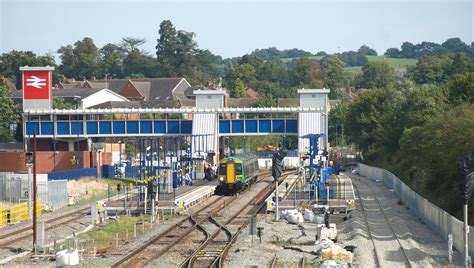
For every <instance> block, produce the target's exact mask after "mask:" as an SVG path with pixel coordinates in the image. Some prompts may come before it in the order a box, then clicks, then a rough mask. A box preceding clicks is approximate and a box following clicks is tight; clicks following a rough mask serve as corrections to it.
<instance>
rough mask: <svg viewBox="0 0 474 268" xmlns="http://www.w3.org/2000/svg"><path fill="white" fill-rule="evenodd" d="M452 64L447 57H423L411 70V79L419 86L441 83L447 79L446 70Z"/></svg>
mask: <svg viewBox="0 0 474 268" xmlns="http://www.w3.org/2000/svg"><path fill="white" fill-rule="evenodd" d="M451 63H452V61H451V60H450V59H449V57H447V56H444V57H436V56H423V57H421V58H420V59H419V60H418V62H417V63H416V65H415V67H413V69H412V70H411V77H412V78H413V80H415V82H416V83H417V84H432V83H441V82H443V81H444V80H445V79H446V75H445V72H444V70H445V69H446V66H448V65H450V64H451Z"/></svg>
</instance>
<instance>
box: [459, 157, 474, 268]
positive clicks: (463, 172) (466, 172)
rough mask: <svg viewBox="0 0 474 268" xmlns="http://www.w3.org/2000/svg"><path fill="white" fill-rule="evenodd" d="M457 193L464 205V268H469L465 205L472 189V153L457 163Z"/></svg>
mask: <svg viewBox="0 0 474 268" xmlns="http://www.w3.org/2000/svg"><path fill="white" fill-rule="evenodd" d="M458 173H459V192H460V197H461V199H462V201H463V204H464V266H465V267H469V241H468V233H469V229H468V228H469V226H468V224H467V203H468V202H469V199H470V198H471V195H472V190H473V189H474V151H471V152H470V153H469V154H468V155H467V156H466V157H464V158H463V159H462V160H461V161H459V163H458Z"/></svg>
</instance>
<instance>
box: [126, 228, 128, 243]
mask: <svg viewBox="0 0 474 268" xmlns="http://www.w3.org/2000/svg"><path fill="white" fill-rule="evenodd" d="M125 240H126V241H128V230H127V232H126V233H125Z"/></svg>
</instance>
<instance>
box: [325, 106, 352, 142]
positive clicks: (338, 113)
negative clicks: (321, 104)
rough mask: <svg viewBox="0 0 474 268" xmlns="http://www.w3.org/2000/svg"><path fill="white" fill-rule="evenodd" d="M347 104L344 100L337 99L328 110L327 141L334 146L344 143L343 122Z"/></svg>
mask: <svg viewBox="0 0 474 268" xmlns="http://www.w3.org/2000/svg"><path fill="white" fill-rule="evenodd" d="M347 109H348V105H347V104H346V103H345V102H344V101H339V102H338V103H337V104H336V106H335V107H334V108H331V110H330V111H329V121H328V128H329V131H328V133H329V143H331V144H332V145H335V146H343V145H346V137H345V134H344V127H345V126H344V123H345V121H346V116H347Z"/></svg>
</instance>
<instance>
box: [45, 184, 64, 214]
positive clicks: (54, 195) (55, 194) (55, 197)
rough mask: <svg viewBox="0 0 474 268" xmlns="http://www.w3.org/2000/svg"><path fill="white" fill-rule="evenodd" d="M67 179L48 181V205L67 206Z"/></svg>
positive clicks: (51, 207)
mask: <svg viewBox="0 0 474 268" xmlns="http://www.w3.org/2000/svg"><path fill="white" fill-rule="evenodd" d="M67 197H68V196H67V180H56V181H48V207H49V208H50V209H58V208H62V207H65V206H67Z"/></svg>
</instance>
